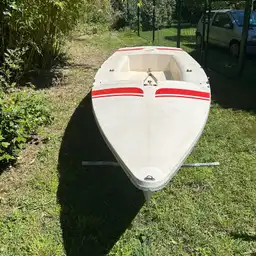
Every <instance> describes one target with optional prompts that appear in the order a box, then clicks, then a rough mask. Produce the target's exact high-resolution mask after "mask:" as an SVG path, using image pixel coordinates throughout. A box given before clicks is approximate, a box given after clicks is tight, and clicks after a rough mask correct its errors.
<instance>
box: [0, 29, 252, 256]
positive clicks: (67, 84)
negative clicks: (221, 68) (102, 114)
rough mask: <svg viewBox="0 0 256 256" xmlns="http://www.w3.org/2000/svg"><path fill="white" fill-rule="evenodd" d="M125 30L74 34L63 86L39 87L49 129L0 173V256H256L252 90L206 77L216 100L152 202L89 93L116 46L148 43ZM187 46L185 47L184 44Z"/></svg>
mask: <svg viewBox="0 0 256 256" xmlns="http://www.w3.org/2000/svg"><path fill="white" fill-rule="evenodd" d="M146 44H148V43H147V41H146V40H145V39H143V38H139V37H137V36H135V35H134V34H132V33H131V32H122V33H118V32H112V33H102V34H101V35H93V36H83V35H76V36H74V37H73V38H72V39H70V40H69V41H68V42H67V50H68V53H69V62H68V64H67V66H66V67H65V69H64V71H65V72H64V74H65V77H64V80H63V81H62V83H61V84H59V85H58V86H55V87H51V88H46V89H41V90H40V93H43V94H45V95H47V96H48V97H49V99H50V100H51V102H52V103H51V104H52V113H53V116H54V118H55V119H54V123H53V124H52V125H51V126H49V127H47V128H45V129H43V130H42V131H41V132H42V133H44V134H47V135H48V137H49V141H48V142H47V143H46V144H41V143H40V144H39V145H31V146H29V147H28V148H27V149H26V150H25V151H24V152H23V154H22V155H21V158H20V160H19V164H18V165H17V166H15V167H12V168H10V169H8V171H6V172H4V173H3V174H2V175H1V176H0V204H1V205H0V238H1V239H0V255H1V256H16V255H19V256H23V255H33V256H39V255H40V256H42V255H45V256H46V255H47V256H50V255H54V256H60V255H69V256H79V255H83V256H85V255H86V256H87V255H88V256H101V255H108V256H149V255H151V256H158V255H159V256H163V255H166V256H167V255H198V256H199V255H202V256H206V255H218V256H227V255H250V256H253V255H256V186H255V184H256V115H255V113H256V100H255V99H256V91H255V88H249V87H245V86H242V85H241V84H240V83H241V81H239V80H236V81H233V80H228V79H226V78H224V77H223V76H221V75H218V74H216V73H214V72H213V71H209V73H208V75H209V76H210V81H211V87H212V93H213V103H212V108H211V112H210V116H209V120H208V123H207V126H206V128H205V131H204V133H203V136H202V137H201V139H200V141H199V143H198V144H197V146H196V148H195V150H194V151H193V152H192V154H191V155H190V157H189V158H188V159H187V162H192V163H193V162H204V161H210V162H212V161H219V162H220V166H218V167H204V168H184V169H181V170H180V171H179V172H178V174H177V175H176V176H175V178H174V179H173V180H172V182H170V184H169V185H168V186H167V187H166V188H165V189H163V190H162V191H159V192H156V193H155V194H154V195H153V198H152V200H151V202H150V204H149V205H146V204H145V202H144V198H143V195H142V193H141V192H140V191H138V190H137V189H135V187H134V186H133V185H132V184H131V183H130V181H129V180H128V178H127V177H126V175H125V174H124V172H123V171H122V170H121V169H120V168H117V167H115V168H114V167H90V168H88V167H87V168H85V167H82V166H81V162H82V161H83V160H87V161H92V160H95V161H96V160H103V161H104V160H105V161H114V158H113V156H112V154H111V152H110V151H109V149H108V148H107V146H106V145H105V143H104V141H103V139H102V138H101V135H100V133H99V131H98V129H97V126H96V124H95V120H94V118H93V114H92V109H91V104H90V94H89V91H90V88H91V86H92V83H93V78H94V75H95V73H96V71H97V69H98V68H99V67H100V65H101V64H102V62H103V61H104V60H105V59H106V58H107V57H108V56H110V55H111V53H112V52H113V51H114V50H115V49H117V48H118V47H123V46H135V45H146ZM191 49H192V48H191Z"/></svg>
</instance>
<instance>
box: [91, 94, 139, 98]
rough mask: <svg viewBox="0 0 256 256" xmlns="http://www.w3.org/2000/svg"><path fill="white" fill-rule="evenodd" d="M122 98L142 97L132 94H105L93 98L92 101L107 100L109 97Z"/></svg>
mask: <svg viewBox="0 0 256 256" xmlns="http://www.w3.org/2000/svg"><path fill="white" fill-rule="evenodd" d="M122 96H133V97H143V95H142V94H132V93H126V94H120V93H119V94H107V95H99V96H93V97H92V98H93V99H97V98H109V97H122Z"/></svg>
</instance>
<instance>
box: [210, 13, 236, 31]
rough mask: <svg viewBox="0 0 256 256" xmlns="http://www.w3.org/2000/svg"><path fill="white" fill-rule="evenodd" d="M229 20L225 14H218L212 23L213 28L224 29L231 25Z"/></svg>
mask: <svg viewBox="0 0 256 256" xmlns="http://www.w3.org/2000/svg"><path fill="white" fill-rule="evenodd" d="M231 23H232V21H231V18H230V17H229V16H228V14H227V13H218V14H216V16H215V19H214V21H213V23H212V25H213V26H216V27H221V28H224V26H225V25H227V24H231Z"/></svg>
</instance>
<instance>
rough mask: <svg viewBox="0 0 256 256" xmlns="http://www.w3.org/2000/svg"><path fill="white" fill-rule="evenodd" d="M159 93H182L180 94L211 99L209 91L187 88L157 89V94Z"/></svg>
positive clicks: (166, 94)
mask: <svg viewBox="0 0 256 256" xmlns="http://www.w3.org/2000/svg"><path fill="white" fill-rule="evenodd" d="M159 95H165V96H168V95H180V96H189V97H199V98H206V99H210V93H209V92H201V91H194V90H187V89H177V88H161V89H158V90H157V91H156V96H159Z"/></svg>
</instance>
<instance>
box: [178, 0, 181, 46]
mask: <svg viewBox="0 0 256 256" xmlns="http://www.w3.org/2000/svg"><path fill="white" fill-rule="evenodd" d="M181 12H182V0H179V4H178V30H177V48H180V41H181V39H180V38H181Z"/></svg>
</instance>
